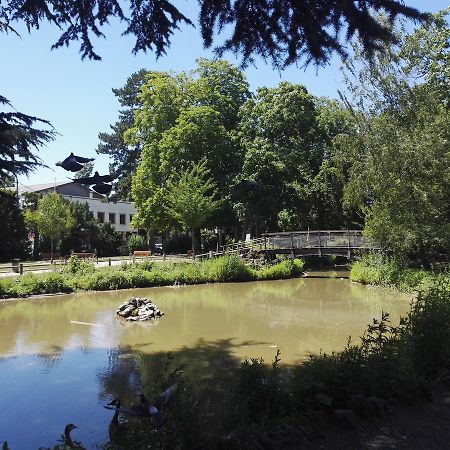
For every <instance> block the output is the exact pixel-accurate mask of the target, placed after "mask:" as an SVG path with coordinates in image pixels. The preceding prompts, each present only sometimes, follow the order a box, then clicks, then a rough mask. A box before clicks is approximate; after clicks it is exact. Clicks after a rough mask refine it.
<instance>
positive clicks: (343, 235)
mask: <svg viewBox="0 0 450 450" xmlns="http://www.w3.org/2000/svg"><path fill="white" fill-rule="evenodd" d="M263 237H264V239H265V246H266V248H267V249H276V248H283V249H288V248H294V249H295V248H363V249H368V248H379V245H377V244H376V243H375V242H374V241H372V240H371V239H370V238H368V237H366V236H363V234H362V231H360V230H320V231H294V232H284V233H265V234H263Z"/></svg>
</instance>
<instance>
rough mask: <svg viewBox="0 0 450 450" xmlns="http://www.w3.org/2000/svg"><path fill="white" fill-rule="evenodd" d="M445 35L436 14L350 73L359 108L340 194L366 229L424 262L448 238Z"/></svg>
mask: <svg viewBox="0 0 450 450" xmlns="http://www.w3.org/2000/svg"><path fill="white" fill-rule="evenodd" d="M425 32H426V34H427V36H426V39H425V35H424V33H425ZM431 33H433V35H432V36H430V35H429V34H431ZM448 36H449V29H448V24H447V23H446V22H445V21H442V20H440V17H439V15H438V17H437V20H436V21H435V22H434V25H433V26H431V25H430V24H427V25H426V26H424V27H422V28H419V29H418V30H417V31H415V32H413V33H412V34H410V35H404V36H401V45H400V46H399V48H389V49H386V50H385V52H384V53H380V54H379V55H378V54H377V60H376V61H377V63H376V64H374V65H373V66H370V67H368V66H365V65H364V63H362V64H360V70H359V71H357V72H354V71H353V73H355V75H356V77H355V78H350V80H349V86H350V88H351V90H352V92H353V93H355V94H356V95H357V100H358V101H357V102H356V104H355V108H357V109H358V110H359V111H358V112H357V114H355V117H356V118H357V119H358V123H357V127H358V133H357V134H356V133H355V134H354V135H352V136H348V137H347V138H346V139H344V142H345V141H346V144H347V149H348V151H349V159H350V160H351V161H352V164H351V166H350V168H349V183H348V184H347V186H346V188H345V200H346V202H347V203H348V204H353V205H356V206H357V207H359V208H360V209H361V210H362V211H363V212H364V214H365V231H366V232H367V233H368V234H369V235H371V236H373V237H374V238H375V239H376V240H378V241H380V242H381V243H382V244H383V245H384V246H386V247H388V248H390V249H392V250H394V251H395V252H396V253H397V254H400V255H408V254H409V255H419V256H420V257H421V258H422V260H423V261H424V262H426V254H427V253H429V252H430V251H433V250H446V251H448V250H449V243H450V225H449V220H448V218H449V211H450V177H449V173H448V170H446V168H448V167H449V164H450V151H449V142H450V141H449V137H450V136H449V130H450V126H449V125H450V123H449V111H448V102H447V100H448V92H447V95H445V93H446V91H445V89H443V86H445V84H446V83H447V81H446V80H447V75H446V72H447V71H448V66H447V65H446V64H445V61H447V62H448V60H449V54H450V53H449V49H450V42H449V41H448ZM424 40H425V41H426V42H435V43H436V45H435V46H432V45H431V46H430V45H428V47H426V46H425V45H424ZM445 41H446V44H445V45H444V42H445ZM424 48H427V52H426V53H424V52H423V49H424ZM356 54H357V55H358V53H356ZM422 58H423V59H422ZM358 61H359V62H360V63H361V61H362V57H360V58H359V60H358ZM417 69H419V71H420V73H421V77H419V78H417Z"/></svg>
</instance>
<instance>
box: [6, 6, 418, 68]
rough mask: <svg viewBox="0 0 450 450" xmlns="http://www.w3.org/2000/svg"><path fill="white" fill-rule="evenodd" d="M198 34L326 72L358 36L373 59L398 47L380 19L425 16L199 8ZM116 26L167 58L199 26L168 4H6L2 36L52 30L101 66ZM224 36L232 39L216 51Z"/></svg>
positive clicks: (243, 53) (407, 11)
mask: <svg viewBox="0 0 450 450" xmlns="http://www.w3.org/2000/svg"><path fill="white" fill-rule="evenodd" d="M198 3H199V7H200V14H199V19H198V22H199V23H198V26H199V29H200V32H201V35H202V38H203V43H204V45H205V47H206V48H210V47H214V48H215V50H216V52H217V53H218V54H219V55H222V54H223V53H224V52H225V51H231V52H233V53H235V54H237V55H239V56H240V57H241V58H242V62H243V63H244V64H245V63H248V62H251V61H252V60H253V58H254V56H255V55H259V56H262V57H263V58H264V59H265V60H269V61H271V62H272V63H273V64H274V65H276V66H285V65H288V64H292V63H296V62H298V61H299V60H302V59H303V60H304V62H306V63H309V62H314V63H316V64H323V63H326V62H327V61H328V59H329V58H330V56H331V54H332V53H334V52H337V53H339V54H341V55H345V54H346V51H345V44H346V42H347V41H348V40H349V39H351V38H352V37H353V36H355V35H358V36H359V38H360V39H361V42H362V44H363V47H364V49H365V50H366V51H367V52H368V53H371V52H373V51H374V50H376V49H378V48H380V44H381V43H389V42H393V41H394V40H395V37H394V35H393V34H392V32H391V29H390V27H388V26H385V25H383V24H382V23H380V22H379V21H377V20H376V15H377V14H379V13H383V14H385V15H386V16H387V17H389V20H390V21H391V22H392V21H393V20H394V19H395V18H396V17H397V16H402V17H406V18H410V19H416V20H417V19H424V18H425V17H426V15H425V14H423V13H420V12H419V11H418V10H417V9H415V8H411V7H408V6H406V5H405V4H404V3H403V1H400V0H357V1H356V0H351V1H345V2H342V1H337V0H302V1H298V0H277V1H258V2H255V1H252V0H239V1H238V0H234V1H233V0H227V1H223V0H198ZM113 18H116V19H118V20H119V21H121V22H123V23H124V24H125V30H124V32H123V34H125V35H131V36H133V37H134V39H135V44H134V48H133V53H137V52H139V51H147V50H150V51H152V52H155V54H156V55H157V56H161V55H163V54H164V53H165V52H166V50H167V48H168V47H169V46H170V39H171V37H172V35H173V34H174V32H175V31H176V30H178V29H179V28H180V25H182V24H186V25H192V26H194V21H193V19H192V18H189V17H188V16H187V15H185V14H184V13H183V12H182V11H180V9H178V8H177V7H176V6H175V5H174V4H173V3H172V2H170V1H168V0H142V1H135V0H131V1H129V2H127V1H119V0H83V1H81V0H76V1H70V2H67V1H59V0H45V1H41V0H27V1H24V0H7V1H6V2H2V4H1V5H0V31H6V32H7V31H10V32H14V31H15V30H14V26H15V23H16V22H22V23H24V24H25V25H26V27H27V28H28V30H29V31H30V30H31V29H39V27H40V26H41V24H42V23H43V22H46V21H47V22H50V23H52V24H54V25H56V26H57V27H58V28H60V29H61V30H62V34H61V35H60V37H59V39H58V40H57V41H56V42H55V43H54V44H53V48H58V47H61V46H67V45H69V44H70V43H71V42H72V41H81V46H80V53H81V56H82V58H90V59H100V55H98V54H97V53H96V52H95V50H94V45H93V43H92V37H104V33H103V31H102V28H103V26H104V25H105V24H107V23H109V22H110V21H111V20H112V19H113ZM220 35H223V36H226V37H225V38H224V40H223V42H221V43H218V44H216V42H217V40H219V37H220Z"/></svg>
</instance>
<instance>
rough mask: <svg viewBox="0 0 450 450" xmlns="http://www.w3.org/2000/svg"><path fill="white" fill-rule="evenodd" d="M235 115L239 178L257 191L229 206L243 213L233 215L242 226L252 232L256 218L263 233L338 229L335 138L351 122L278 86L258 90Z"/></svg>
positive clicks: (341, 112) (339, 111)
mask: <svg viewBox="0 0 450 450" xmlns="http://www.w3.org/2000/svg"><path fill="white" fill-rule="evenodd" d="M240 116H241V121H240V124H239V128H238V138H239V141H240V143H241V145H242V147H243V149H244V151H245V157H244V163H243V168H242V173H241V174H240V177H242V178H244V179H252V180H255V181H257V182H258V183H259V185H260V187H261V188H260V190H259V191H258V192H254V193H247V194H245V196H241V198H240V200H241V202H238V203H236V205H235V206H236V207H238V208H239V209H240V210H241V211H243V214H242V213H238V215H239V216H240V221H241V223H242V224H243V226H244V228H248V229H250V228H252V227H254V229H255V230H256V225H257V223H256V222H257V221H258V220H259V221H260V224H259V228H260V229H269V230H274V229H275V228H276V227H277V226H280V227H281V228H282V229H287V228H289V229H306V228H308V227H310V228H316V227H320V228H322V227H326V228H329V227H330V228H340V227H341V226H343V225H344V223H345V220H344V218H343V211H342V206H341V203H342V190H343V180H341V179H340V172H339V170H338V169H337V168H336V164H337V159H338V158H337V156H338V155H339V154H340V151H339V146H338V145H337V141H336V138H337V136H339V135H340V134H342V133H344V134H345V133H346V132H347V131H348V129H349V127H350V126H351V122H352V119H351V116H350V114H348V113H347V112H346V111H345V109H344V108H343V106H342V105H340V104H339V103H338V102H331V101H325V100H324V99H317V98H315V97H313V96H312V95H310V94H309V93H308V92H307V90H306V88H305V87H303V86H300V85H294V84H291V83H286V82H282V83H280V84H279V86H277V87H275V88H261V89H258V91H257V93H256V96H255V98H254V99H250V100H249V101H248V102H247V103H246V104H245V105H244V106H243V107H242V108H241V112H240ZM335 160H336V162H335ZM286 227H287V228H286ZM256 234H257V233H256Z"/></svg>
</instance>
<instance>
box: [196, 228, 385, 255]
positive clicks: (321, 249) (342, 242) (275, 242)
mask: <svg viewBox="0 0 450 450" xmlns="http://www.w3.org/2000/svg"><path fill="white" fill-rule="evenodd" d="M379 250H381V247H380V245H378V244H377V243H376V242H374V241H373V240H371V239H370V238H367V237H366V236H363V233H362V231H360V230H317V231H292V232H280V233H264V234H263V235H262V237H260V238H257V239H251V240H248V241H245V242H237V243H234V244H231V245H227V246H225V247H223V248H222V249H221V250H220V251H219V252H210V253H209V254H205V255H198V257H200V258H201V257H207V256H209V257H214V256H220V255H223V254H225V253H235V254H238V255H240V256H246V255H249V254H253V255H255V254H260V255H261V254H266V255H267V256H274V255H276V254H278V255H279V254H290V255H293V256H297V255H298V256H319V257H320V256H342V257H344V258H348V259H350V258H352V257H353V256H354V255H355V254H361V253H364V252H369V251H379Z"/></svg>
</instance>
